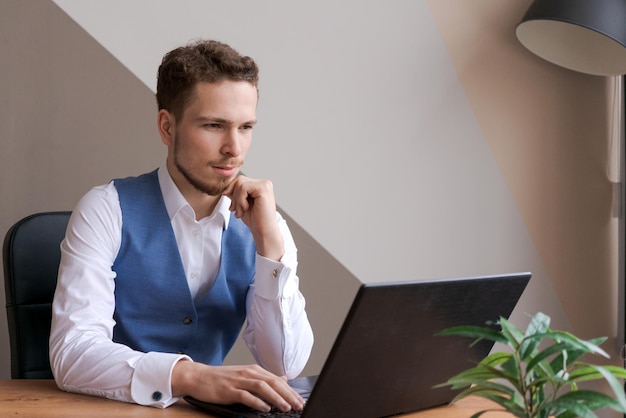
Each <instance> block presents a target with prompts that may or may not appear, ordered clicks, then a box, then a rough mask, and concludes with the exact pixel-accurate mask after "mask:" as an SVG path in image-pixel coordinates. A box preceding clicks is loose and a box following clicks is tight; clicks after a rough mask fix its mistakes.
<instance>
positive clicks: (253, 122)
mask: <svg viewBox="0 0 626 418" xmlns="http://www.w3.org/2000/svg"><path fill="white" fill-rule="evenodd" d="M196 120H197V121H198V122H214V123H222V124H225V125H234V124H235V122H233V121H232V120H228V119H224V118H215V117H212V116H198V117H197V118H196ZM256 123H257V120H256V119H252V120H249V121H246V122H244V123H242V125H256Z"/></svg>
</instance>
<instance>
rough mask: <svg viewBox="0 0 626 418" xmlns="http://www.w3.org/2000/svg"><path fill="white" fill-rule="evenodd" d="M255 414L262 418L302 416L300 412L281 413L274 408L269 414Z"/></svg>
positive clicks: (295, 417)
mask: <svg viewBox="0 0 626 418" xmlns="http://www.w3.org/2000/svg"><path fill="white" fill-rule="evenodd" d="M257 414H258V415H259V416H260V417H264V418H300V417H301V416H302V412H301V411H288V412H282V411H279V410H278V409H274V408H272V410H271V411H270V412H257Z"/></svg>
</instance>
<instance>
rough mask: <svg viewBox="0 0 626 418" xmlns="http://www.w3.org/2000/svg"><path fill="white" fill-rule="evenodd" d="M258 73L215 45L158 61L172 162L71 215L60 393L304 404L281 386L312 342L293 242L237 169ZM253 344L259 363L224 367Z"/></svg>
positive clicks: (116, 186) (59, 349) (266, 187)
mask: <svg viewBox="0 0 626 418" xmlns="http://www.w3.org/2000/svg"><path fill="white" fill-rule="evenodd" d="M257 82H258V69H257V66H256V64H255V63H254V61H253V60H252V59H251V58H249V57H242V56H240V55H239V54H238V53H237V52H236V51H234V50H233V49H231V48H230V47H229V46H227V45H225V44H222V43H219V42H215V41H199V42H196V43H194V44H190V45H188V46H185V47H181V48H177V49H175V50H173V51H171V52H169V53H168V54H166V55H165V57H164V58H163V62H162V63H161V66H160V67H159V72H158V84H157V102H158V107H159V112H158V117H157V127H158V131H159V134H160V136H161V140H162V141H163V143H164V144H165V145H166V146H167V158H166V162H165V165H164V166H162V167H160V168H159V169H158V170H155V171H153V172H151V173H147V174H144V175H141V176H139V177H132V178H126V179H117V180H114V181H112V182H111V183H109V184H107V185H103V186H99V187H96V188H94V189H92V190H91V191H89V192H88V193H87V194H86V195H85V196H84V197H83V198H82V199H81V200H80V202H79V203H78V204H77V206H76V208H75V210H74V211H73V213H72V217H71V219H70V223H69V226H68V229H67V234H66V237H65V240H64V241H63V243H62V245H61V251H62V258H61V264H60V267H59V279H58V284H57V289H56V293H55V298H54V303H53V319H52V330H51V336H50V362H51V365H52V370H53V373H54V376H55V380H56V382H57V384H58V386H59V387H60V388H61V389H63V390H67V391H74V392H81V393H86V394H92V395H97V396H104V397H107V398H112V399H118V400H122V401H127V402H136V403H138V404H142V405H151V406H157V407H162V408H164V407H167V406H169V405H171V404H172V403H174V402H176V400H177V399H178V398H179V397H181V396H185V395H191V396H193V397H195V398H198V399H201V400H205V401H209V402H216V403H226V404H227V403H235V402H239V403H244V404H247V405H249V406H251V407H253V408H256V409H258V410H265V411H268V410H269V409H270V405H271V406H275V407H277V408H279V409H280V410H285V411H286V410H291V409H296V410H298V409H300V408H302V406H303V401H302V398H300V396H299V395H298V394H297V393H296V392H295V391H293V390H292V389H291V388H290V387H289V386H288V385H287V383H286V378H292V377H295V376H297V375H298V374H299V373H300V372H301V371H302V369H303V368H304V365H305V363H306V361H307V360H308V357H309V354H310V350H311V347H312V344H313V334H312V331H311V327H310V325H309V322H308V319H307V316H306V313H305V311H304V305H305V302H304V298H303V296H302V294H301V293H300V292H299V290H298V277H297V275H296V267H297V258H296V248H295V244H294V242H293V239H292V237H291V234H290V232H289V229H288V228H287V225H286V223H285V221H284V219H283V218H282V217H281V216H280V215H279V214H278V212H276V204H275V201H274V193H273V189H272V183H271V182H270V181H268V180H257V179H252V178H248V177H245V176H241V175H239V171H240V167H241V165H242V164H243V161H244V157H245V155H246V152H247V151H248V148H249V146H250V142H251V139H252V129H253V127H254V125H255V124H256V107H257V99H258V91H257ZM246 319H247V323H246V327H245V330H244V334H243V335H244V339H245V341H246V344H247V346H248V348H249V349H250V351H251V352H252V354H253V356H254V357H255V359H256V360H257V362H258V364H259V365H249V366H222V361H223V359H224V357H225V356H226V354H227V353H228V351H229V350H230V348H231V347H232V345H233V344H234V342H235V340H236V338H237V336H238V335H239V331H240V329H241V327H242V325H243V324H244V322H245V320H246Z"/></svg>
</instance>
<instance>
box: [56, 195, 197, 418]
mask: <svg viewBox="0 0 626 418" xmlns="http://www.w3.org/2000/svg"><path fill="white" fill-rule="evenodd" d="M121 222H122V220H121V209H120V207H119V200H118V197H117V192H116V190H115V187H114V186H113V184H112V183H109V184H108V185H106V186H100V187H96V188H94V189H92V190H91V191H89V192H88V193H87V194H86V195H85V196H84V197H83V198H82V199H81V200H80V202H79V203H78V204H77V206H76V208H75V209H74V211H73V212H72V216H71V218H70V222H69V225H68V229H67V232H66V237H65V239H64V240H63V242H62V243H61V263H60V265H59V275H58V281H57V288H56V291H55V295H54V301H53V305H52V326H51V332H50V364H51V367H52V371H53V374H54V378H55V381H56V383H57V385H58V386H59V388H60V389H62V390H66V391H70V392H79V393H85V394H89V395H96V396H101V397H106V398H110V399H116V400H120V401H125V402H135V403H138V404H141V405H150V406H155V407H161V408H164V407H167V406H169V405H171V404H173V403H174V402H176V401H177V400H178V398H174V397H172V393H171V370H172V368H173V367H174V365H175V364H176V362H177V361H179V360H180V359H181V358H185V356H179V355H174V354H167V353H142V352H138V351H134V350H132V349H130V348H129V347H127V346H125V345H123V344H118V343H115V342H113V340H112V338H113V327H114V325H115V322H114V320H113V313H114V310H115V296H114V290H115V280H114V279H115V273H114V272H113V271H112V269H111V267H112V265H113V262H114V260H115V257H116V256H117V253H118V250H119V246H120V243H121Z"/></svg>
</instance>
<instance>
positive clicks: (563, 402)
mask: <svg viewBox="0 0 626 418" xmlns="http://www.w3.org/2000/svg"><path fill="white" fill-rule="evenodd" d="M605 407H608V408H611V409H616V410H618V411H619V403H618V402H617V401H615V400H614V399H613V398H611V397H610V396H607V395H605V394H603V393H600V392H594V391H588V390H576V391H572V392H567V393H565V394H563V395H561V396H560V397H558V398H557V399H555V400H553V401H552V402H549V403H547V404H545V405H544V407H543V408H542V409H545V410H549V411H556V412H554V416H556V417H560V416H563V415H564V413H565V412H569V413H574V414H575V415H574V416H577V417H582V418H587V417H589V418H595V417H596V415H595V414H594V413H593V411H594V410H596V409H600V408H605Z"/></svg>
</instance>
